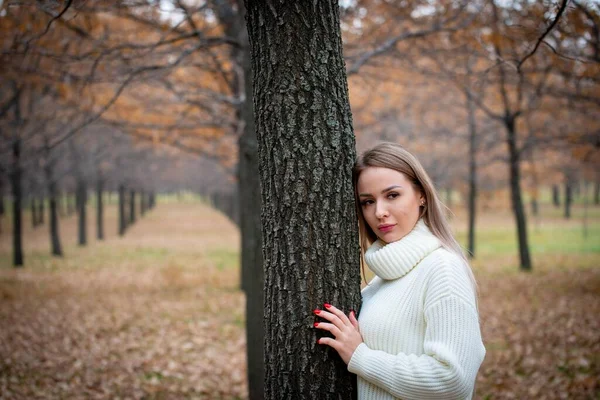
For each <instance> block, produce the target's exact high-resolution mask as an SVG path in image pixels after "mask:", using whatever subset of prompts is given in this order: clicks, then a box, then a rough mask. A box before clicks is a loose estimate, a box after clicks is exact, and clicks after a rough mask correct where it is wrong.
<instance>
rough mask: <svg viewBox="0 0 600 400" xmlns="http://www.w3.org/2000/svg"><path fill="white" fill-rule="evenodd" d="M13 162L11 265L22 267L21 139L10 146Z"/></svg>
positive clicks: (15, 140)
mask: <svg viewBox="0 0 600 400" xmlns="http://www.w3.org/2000/svg"><path fill="white" fill-rule="evenodd" d="M12 150H13V160H12V171H11V186H12V188H11V189H12V194H13V265H14V266H15V268H18V267H22V266H23V262H24V260H23V225H22V223H21V222H22V217H23V214H22V209H21V204H22V201H23V193H22V188H21V139H19V138H15V139H14V140H13V145H12Z"/></svg>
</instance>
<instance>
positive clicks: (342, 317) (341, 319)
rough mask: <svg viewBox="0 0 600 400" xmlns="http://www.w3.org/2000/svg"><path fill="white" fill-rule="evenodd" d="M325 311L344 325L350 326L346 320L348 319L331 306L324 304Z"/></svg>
mask: <svg viewBox="0 0 600 400" xmlns="http://www.w3.org/2000/svg"><path fill="white" fill-rule="evenodd" d="M325 309H326V310H327V311H329V312H330V313H332V314H333V315H335V316H336V317H338V318H339V319H340V321H341V322H342V323H343V324H344V325H351V324H350V320H349V319H348V317H346V314H344V313H343V312H342V311H341V310H339V309H338V308H337V307H335V306H332V305H331V304H327V303H325Z"/></svg>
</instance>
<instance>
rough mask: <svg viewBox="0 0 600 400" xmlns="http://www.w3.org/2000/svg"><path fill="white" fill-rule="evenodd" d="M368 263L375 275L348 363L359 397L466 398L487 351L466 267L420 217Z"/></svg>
mask: <svg viewBox="0 0 600 400" xmlns="http://www.w3.org/2000/svg"><path fill="white" fill-rule="evenodd" d="M365 259H366V261H367V264H368V265H369V268H370V269H371V270H372V271H373V272H375V274H376V275H377V276H376V277H375V278H374V279H373V280H372V281H371V282H370V284H369V285H368V286H367V287H366V288H364V289H363V291H362V296H363V304H362V308H361V312H360V316H359V319H358V321H359V325H360V332H361V334H362V337H363V340H364V342H363V343H361V344H360V345H359V346H358V347H357V348H356V351H355V352H354V354H353V355H352V358H351V359H350V362H349V364H348V370H349V371H350V372H352V373H355V374H357V375H358V399H359V400H367V399H368V400H383V399H395V398H400V399H404V400H409V399H444V400H450V399H470V398H471V397H472V393H473V389H474V385H475V377H476V375H477V371H478V369H479V366H480V365H481V363H482V361H483V358H484V356H485V348H484V346H483V343H482V340H481V333H480V328H479V318H478V313H477V306H476V299H475V293H474V289H473V287H472V285H471V281H470V279H469V276H468V274H467V271H466V269H465V265H464V264H463V262H462V261H461V260H460V258H459V257H458V256H456V255H454V254H453V253H451V252H449V251H447V250H445V249H443V248H442V247H441V243H440V241H439V240H438V239H437V238H436V237H435V236H434V235H433V234H432V233H431V231H430V230H429V228H428V227H427V226H426V225H425V223H424V222H423V221H422V220H420V221H419V222H418V223H417V225H416V226H415V228H413V230H412V231H411V232H410V233H409V234H408V235H406V236H405V237H403V238H402V239H400V240H399V241H397V242H392V243H389V244H387V245H386V244H385V243H383V242H381V241H379V240H378V241H376V242H375V243H373V245H372V246H371V247H370V248H369V249H368V250H367V252H366V253H365Z"/></svg>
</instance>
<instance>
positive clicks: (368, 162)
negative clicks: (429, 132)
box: [352, 142, 477, 290]
mask: <svg viewBox="0 0 600 400" xmlns="http://www.w3.org/2000/svg"><path fill="white" fill-rule="evenodd" d="M369 167H380V168H389V169H393V170H394V171H398V172H401V173H402V174H404V175H405V176H406V177H407V178H408V180H409V181H410V182H411V183H412V184H413V187H414V188H415V190H417V191H420V192H421V193H422V194H423V197H424V200H425V204H424V205H423V206H421V215H420V218H423V220H424V221H425V224H427V226H428V227H429V229H430V230H431V232H432V233H433V234H434V235H435V236H436V237H437V238H438V239H439V240H440V241H441V242H442V245H443V247H444V248H446V249H447V250H449V251H451V252H452V253H454V254H456V255H457V256H458V257H460V259H461V260H462V261H463V264H464V266H465V268H466V270H467V271H468V275H469V277H470V279H471V283H472V284H473V289H475V290H476V289H477V286H476V283H475V277H474V276H473V272H472V271H471V268H470V267H469V262H468V261H467V258H466V257H465V254H464V252H463V249H462V247H460V245H459V244H458V242H457V241H456V239H455V238H454V236H453V235H452V231H451V230H450V225H449V224H448V221H447V220H446V215H445V212H446V211H447V210H448V208H447V207H446V206H445V205H444V204H443V203H442V201H441V200H440V199H439V197H438V194H437V192H436V190H435V187H434V186H433V182H432V181H431V178H429V175H427V172H425V169H424V168H423V166H422V165H421V163H420V162H419V160H417V158H416V157H415V156H413V155H412V154H411V153H409V152H408V151H407V150H406V149H405V148H404V147H402V146H400V145H399V144H395V143H388V142H384V143H380V144H378V145H376V146H375V147H373V148H371V149H370V150H367V151H365V152H364V153H362V154H361V155H360V156H359V157H358V159H357V160H356V164H355V165H354V169H353V171H352V181H353V184H354V196H355V202H356V208H357V210H356V214H357V216H358V225H359V232H360V248H361V265H363V267H364V259H365V257H364V256H365V251H366V250H367V249H368V248H369V246H370V245H371V244H372V243H373V242H375V241H376V240H377V235H376V234H375V232H373V230H372V229H371V228H370V227H369V225H368V224H367V222H366V221H365V218H364V216H363V214H362V208H361V207H360V201H359V198H358V190H357V184H358V177H359V176H360V174H361V172H363V171H364V170H365V169H366V168H369Z"/></svg>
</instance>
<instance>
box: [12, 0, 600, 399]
mask: <svg viewBox="0 0 600 400" xmlns="http://www.w3.org/2000/svg"><path fill="white" fill-rule="evenodd" d="M315 17H318V16H315ZM340 19H341V28H342V33H343V40H344V56H345V62H346V74H347V75H348V82H349V90H350V100H351V105H352V119H353V125H354V132H355V135H356V142H357V150H358V151H359V152H360V150H362V149H365V148H367V147H369V146H371V145H373V144H374V143H376V142H377V141H381V140H385V141H394V142H399V143H401V144H403V145H405V146H406V147H407V148H408V149H409V150H410V151H412V152H413V153H415V154H416V155H417V156H418V157H419V159H420V160H421V162H422V163H423V164H424V166H425V168H426V169H427V171H428V172H429V173H430V175H431V176H432V178H433V180H434V181H435V184H436V186H437V188H438V189H439V190H440V192H441V195H442V198H443V199H444V200H445V202H446V204H447V205H448V206H449V208H450V209H451V210H452V212H453V217H452V221H453V225H454V228H455V231H456V232H457V234H458V236H459V238H460V239H461V243H462V244H463V245H464V246H465V248H466V249H467V251H468V252H469V253H470V254H471V256H472V260H473V261H472V263H473V268H474V270H475V273H476V275H477V278H478V280H479V282H480V302H481V315H482V329H483V333H484V340H485V341H486V344H487V347H488V356H487V358H486V361H485V363H484V366H483V367H482V371H481V373H480V376H479V378H478V385H477V392H478V397H481V398H514V397H516V398H597V396H598V393H599V391H600V388H599V383H598V378H597V377H598V376H599V373H600V366H599V363H600V360H599V359H598V354H600V351H599V350H600V349H599V346H600V345H599V343H600V337H599V334H598V331H599V330H598V328H599V326H598V321H597V318H594V316H595V315H598V312H599V311H600V301H599V299H598V293H599V291H600V275H599V273H598V269H597V267H598V261H599V259H600V256H599V253H600V247H599V243H600V227H599V225H598V222H599V220H600V208H599V207H598V204H599V195H600V174H599V172H598V171H599V170H600V168H599V167H600V157H599V151H598V148H599V146H600V131H599V124H600V122H599V121H600V118H599V117H600V112H599V111H600V91H599V85H598V77H599V76H600V74H599V71H600V67H599V66H600V11H599V5H598V3H597V2H594V1H583V0H582V1H561V2H552V1H540V2H530V1H502V2H500V1H496V2H493V1H480V2H477V1H475V2H473V1H471V2H461V1H456V2H436V1H403V2H398V1H377V0H364V1H360V0H357V1H345V2H341V3H340ZM0 32H1V42H0V43H1V48H2V56H1V57H2V65H1V66H0V73H1V76H2V80H1V82H0V87H1V88H2V90H1V91H0V172H1V174H0V199H1V200H2V201H0V223H1V225H0V229H1V231H0V232H1V233H0V298H2V306H0V322H1V326H2V330H1V332H0V337H1V338H2V341H0V343H1V344H0V354H1V355H2V357H1V358H2V361H1V364H0V397H2V398H31V397H47V398H60V397H70V396H72V397H82V398H88V397H99V398H105V397H114V396H122V397H134V398H144V397H151V398H173V397H174V398H180V397H191V398H198V397H199V398H236V397H237V398H246V397H248V396H250V397H253V396H252V385H248V383H247V374H248V373H251V371H253V370H254V369H253V368H247V367H246V357H248V362H250V359H251V358H253V357H254V359H256V357H255V355H252V354H250V348H251V347H253V346H246V341H248V343H252V342H253V340H249V339H246V337H245V336H244V332H245V331H246V334H248V331H250V330H251V329H248V330H246V329H245V327H246V324H247V323H248V321H247V317H246V315H249V314H247V313H248V312H249V311H248V309H246V311H244V307H245V306H244V304H247V303H246V302H245V295H246V296H248V297H249V298H250V297H252V296H255V295H256V292H257V290H258V289H257V288H258V287H260V286H261V284H262V281H261V280H260V279H258V278H260V275H261V274H260V273H257V268H258V269H260V268H262V264H261V262H262V261H261V260H260V258H261V257H260V252H261V250H260V225H261V223H260V204H259V200H258V198H257V193H258V192H259V190H258V187H259V185H258V173H257V172H255V171H256V170H257V168H258V165H257V154H256V152H257V150H256V148H257V145H256V137H255V135H254V124H253V121H252V110H251V104H252V91H251V90H250V89H249V88H250V87H251V86H249V85H250V84H251V82H250V78H249V77H250V72H249V71H250V70H249V65H250V62H249V58H250V56H249V51H248V44H247V37H246V35H247V33H246V26H245V20H244V7H243V3H242V2H237V1H225V0H223V1H218V0H214V1H183V0H180V1H150V0H147V1H141V0H139V1H135V0H132V1H115V2H101V1H91V0H88V1H76V0H73V1H42V2H21V1H18V2H17V1H3V2H1V3H0ZM299 84H302V82H299ZM92 193H93V196H92V195H91V194H92ZM157 204H158V207H156V205H157ZM25 209H27V213H25ZM214 209H217V210H219V211H220V213H217V212H216V211H215V210H214ZM92 213H94V214H95V218H92V217H91V215H90V214H92ZM90 232H93V233H94V234H93V235H90ZM240 242H241V244H240ZM240 255H241V257H240ZM13 267H18V268H13ZM21 267H24V268H21ZM240 271H241V274H240ZM523 271H529V273H524V272H523ZM240 286H241V289H243V290H239V289H238V288H239V287H240ZM261 290H262V287H261ZM244 292H245V293H244ZM255 308H256V307H255ZM224 310H225V311H226V312H225V313H223V311H224ZM254 311H256V310H254ZM258 311H260V313H262V308H261V309H260V310H258ZM254 347H255V346H254ZM248 379H250V382H252V380H253V379H256V378H255V377H252V376H249V378H248ZM249 391H250V392H249ZM249 393H250V394H249Z"/></svg>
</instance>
